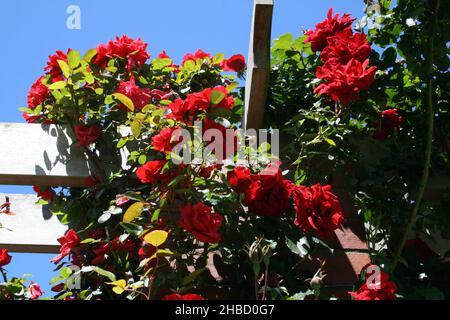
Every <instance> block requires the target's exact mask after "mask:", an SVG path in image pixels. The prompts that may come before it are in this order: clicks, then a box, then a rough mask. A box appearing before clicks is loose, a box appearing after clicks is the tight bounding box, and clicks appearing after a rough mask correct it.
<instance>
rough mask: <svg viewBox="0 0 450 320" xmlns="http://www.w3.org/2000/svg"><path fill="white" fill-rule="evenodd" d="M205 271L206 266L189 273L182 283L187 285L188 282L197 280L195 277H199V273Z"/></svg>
mask: <svg viewBox="0 0 450 320" xmlns="http://www.w3.org/2000/svg"><path fill="white" fill-rule="evenodd" d="M205 271H206V268H201V269H197V270H195V271H194V272H191V273H189V274H188V275H187V276H186V277H184V279H183V281H182V282H181V284H182V285H183V286H187V285H188V284H190V283H191V282H193V281H194V280H195V278H197V277H198V276H199V275H201V274H202V273H203V272H205Z"/></svg>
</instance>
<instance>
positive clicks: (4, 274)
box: [0, 268, 8, 282]
mask: <svg viewBox="0 0 450 320" xmlns="http://www.w3.org/2000/svg"><path fill="white" fill-rule="evenodd" d="M0 271H1V274H2V276H3V281H4V282H8V278H7V277H6V272H5V270H3V269H2V268H0Z"/></svg>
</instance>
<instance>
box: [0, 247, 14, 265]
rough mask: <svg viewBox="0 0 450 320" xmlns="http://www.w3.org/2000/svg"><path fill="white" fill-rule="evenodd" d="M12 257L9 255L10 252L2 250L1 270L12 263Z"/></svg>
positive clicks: (0, 255) (0, 258)
mask: <svg viewBox="0 0 450 320" xmlns="http://www.w3.org/2000/svg"><path fill="white" fill-rule="evenodd" d="M11 259H12V257H11V256H10V255H9V253H8V250H6V249H0V269H1V268H3V267H4V266H6V265H7V264H9V263H10V262H11Z"/></svg>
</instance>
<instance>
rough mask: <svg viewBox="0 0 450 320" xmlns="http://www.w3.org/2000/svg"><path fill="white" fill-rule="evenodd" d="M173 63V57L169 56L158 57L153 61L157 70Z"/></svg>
mask: <svg viewBox="0 0 450 320" xmlns="http://www.w3.org/2000/svg"><path fill="white" fill-rule="evenodd" d="M171 64H172V59H169V58H164V59H161V58H156V59H154V60H153V61H152V66H153V69H155V70H162V69H164V68H165V67H167V66H170V65H171Z"/></svg>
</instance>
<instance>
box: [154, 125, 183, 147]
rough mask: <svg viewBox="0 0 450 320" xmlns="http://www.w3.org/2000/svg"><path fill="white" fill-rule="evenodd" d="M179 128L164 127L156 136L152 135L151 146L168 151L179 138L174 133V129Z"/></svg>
mask: <svg viewBox="0 0 450 320" xmlns="http://www.w3.org/2000/svg"><path fill="white" fill-rule="evenodd" d="M177 129H179V128H164V129H162V130H161V132H160V133H158V134H157V135H156V136H153V137H152V146H153V149H155V150H156V151H161V152H170V151H172V147H173V146H175V145H176V144H177V143H178V142H179V141H180V140H181V137H179V138H180V139H178V137H177V136H175V135H174V132H175V130H177Z"/></svg>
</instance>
